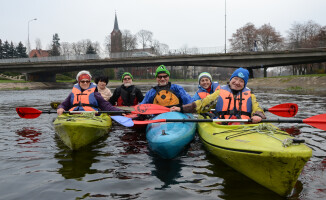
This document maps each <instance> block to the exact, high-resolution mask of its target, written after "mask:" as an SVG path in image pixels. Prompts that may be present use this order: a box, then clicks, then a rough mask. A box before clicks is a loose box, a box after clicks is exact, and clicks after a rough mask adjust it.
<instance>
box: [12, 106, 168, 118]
mask: <svg viewBox="0 0 326 200" xmlns="http://www.w3.org/2000/svg"><path fill="white" fill-rule="evenodd" d="M134 109H135V110H134V111H129V110H123V111H97V113H108V114H110V115H118V114H122V113H133V114H142V115H153V114H160V113H164V112H170V109H169V108H166V107H164V106H160V105H155V104H141V105H136V106H134ZM16 111H17V113H18V115H19V116H20V117H21V118H26V119H34V118H37V117H39V116H40V115H41V114H42V113H46V114H51V113H57V111H50V110H47V111H41V110H37V109H35V108H31V107H17V108H16ZM81 112H93V111H64V113H71V114H72V113H81Z"/></svg>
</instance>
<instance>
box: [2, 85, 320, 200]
mask: <svg viewBox="0 0 326 200" xmlns="http://www.w3.org/2000/svg"><path fill="white" fill-rule="evenodd" d="M185 87H186V90H187V91H189V93H190V94H194V92H195V90H196V86H192V85H187V86H185ZM146 89H148V86H146V87H142V90H143V91H145V90H146ZM69 92H70V89H58V90H46V91H45V90H26V91H0V102H1V105H2V109H1V112H0V121H1V129H0V135H1V139H0V176H1V180H0V199H6V200H9V199H24V200H28V199H31V200H35V199H47V200H48V199H163V198H164V199H229V200H235V199H248V200H249V199H250V200H253V199H255V200H256V199H257V200H261V199H264V200H269V199H273V200H274V199H284V198H282V197H280V196H278V195H277V194H275V193H273V192H271V191H269V190H268V189H265V188H264V187H262V186H260V185H258V184H257V183H255V182H254V181H252V180H250V179H249V178H247V177H245V176H244V175H242V174H240V173H238V172H236V171H235V170H233V169H232V168H230V167H228V166H227V165H225V164H224V163H222V162H221V161H219V160H218V159H216V158H215V157H214V156H212V155H211V154H210V153H208V152H206V151H205V148H204V147H203V145H202V143H201V142H200V140H199V138H198V136H196V137H195V139H194V141H193V142H192V143H191V144H190V145H189V146H188V147H187V149H186V150H185V151H184V152H182V154H181V155H180V156H179V157H177V158H175V159H173V160H162V159H160V158H159V157H158V156H157V155H155V154H153V153H152V152H151V151H150V150H149V149H148V146H147V142H146V135H145V132H144V131H141V130H138V131H136V130H133V129H130V128H126V127H122V126H120V125H118V124H115V123H114V125H113V128H112V129H111V131H110V133H109V135H108V136H107V137H106V138H103V139H101V140H100V141H98V142H96V143H94V144H92V145H90V146H88V147H87V148H84V149H82V150H79V151H76V152H73V151H71V150H69V149H68V148H67V147H66V146H65V145H64V144H63V143H62V142H61V141H60V139H59V138H58V137H57V136H56V135H55V132H54V128H53V125H52V122H53V121H54V119H55V117H56V115H55V114H42V115H41V116H40V117H38V118H36V119H22V118H20V117H19V116H18V115H17V114H16V111H15V108H16V107H24V106H26V107H34V108H37V109H39V110H49V109H51V108H50V105H49V104H50V102H52V101H62V100H63V99H65V98H66V96H67V95H68V93H69ZM255 94H256V96H257V99H258V101H259V102H260V104H261V105H263V107H265V108H269V107H272V106H274V105H277V104H280V103H297V104H298V105H299V112H298V114H297V116H296V117H297V118H301V119H305V118H308V117H311V116H314V115H317V114H322V113H326V97H318V96H312V95H288V94H268V93H265V92H263V91H257V92H256V93H255ZM266 114H267V117H268V118H276V117H277V116H275V115H273V114H270V113H266ZM278 126H279V127H281V128H282V129H284V130H286V131H287V132H289V133H291V134H293V135H295V136H296V137H300V138H303V139H305V140H306V144H307V145H308V146H309V147H310V148H312V149H313V156H312V158H311V159H310V160H309V161H308V163H307V164H306V166H305V167H304V169H303V171H302V173H301V175H300V177H299V179H298V182H297V184H296V186H295V189H294V191H293V194H292V195H291V196H290V197H288V199H302V200H303V199H325V198H326V175H325V174H326V145H325V144H326V142H325V141H326V140H325V139H326V131H323V130H320V129H316V128H313V127H310V126H309V125H306V124H278Z"/></svg>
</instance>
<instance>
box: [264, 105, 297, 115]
mask: <svg viewBox="0 0 326 200" xmlns="http://www.w3.org/2000/svg"><path fill="white" fill-rule="evenodd" d="M268 111H269V112H271V113H273V114H274V115H277V116H281V117H294V116H295V115H296V114H297V112H298V105H297V104H295V103H283V104H279V105H276V106H274V107H272V108H269V109H268Z"/></svg>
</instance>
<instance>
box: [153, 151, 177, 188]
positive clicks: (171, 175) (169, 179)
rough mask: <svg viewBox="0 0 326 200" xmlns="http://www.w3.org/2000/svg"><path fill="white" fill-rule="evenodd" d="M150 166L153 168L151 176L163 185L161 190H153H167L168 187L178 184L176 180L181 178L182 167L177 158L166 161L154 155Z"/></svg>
mask: <svg viewBox="0 0 326 200" xmlns="http://www.w3.org/2000/svg"><path fill="white" fill-rule="evenodd" d="M152 164H154V166H155V169H154V170H153V171H152V175H154V176H156V177H157V178H158V179H160V180H161V181H162V182H163V183H164V184H163V185H162V186H161V188H155V189H165V188H169V186H170V185H174V184H178V181H176V179H177V178H180V177H181V174H180V171H181V168H182V166H183V164H182V161H181V160H180V159H179V158H176V159H173V160H167V159H163V158H160V157H159V156H157V155H155V157H153V161H152Z"/></svg>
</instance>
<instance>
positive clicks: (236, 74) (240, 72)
mask: <svg viewBox="0 0 326 200" xmlns="http://www.w3.org/2000/svg"><path fill="white" fill-rule="evenodd" d="M233 77H240V78H242V79H243V80H244V82H245V84H244V87H246V85H247V83H248V79H249V71H248V70H246V69H243V68H242V67H240V68H239V69H237V70H235V71H234V72H233V74H232V76H231V78H230V81H231V79H232V78H233Z"/></svg>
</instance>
